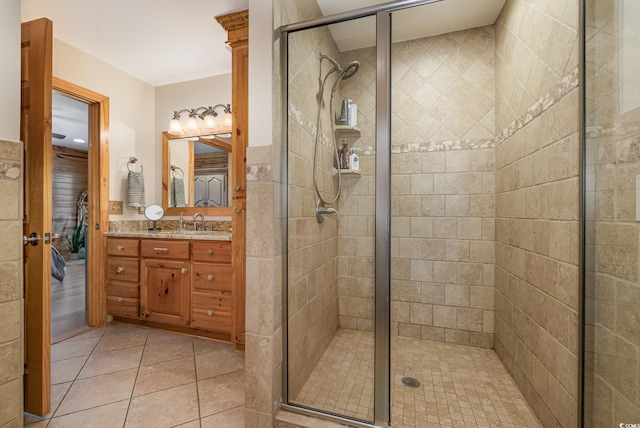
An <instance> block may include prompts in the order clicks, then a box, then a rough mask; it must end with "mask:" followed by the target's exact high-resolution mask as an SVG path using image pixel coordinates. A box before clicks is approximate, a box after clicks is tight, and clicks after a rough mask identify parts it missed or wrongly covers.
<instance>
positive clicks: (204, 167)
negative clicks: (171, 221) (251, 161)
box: [162, 132, 232, 215]
mask: <svg viewBox="0 0 640 428" xmlns="http://www.w3.org/2000/svg"><path fill="white" fill-rule="evenodd" d="M229 137H230V136H229ZM162 139H163V176H162V205H163V206H164V207H165V211H166V212H167V214H169V215H180V214H181V213H184V214H190V213H191V211H192V210H193V209H196V208H197V209H198V210H199V211H204V213H203V214H205V215H229V214H230V209H229V207H230V206H231V194H232V193H231V184H232V183H231V180H230V177H231V175H230V174H231V144H230V142H229V140H230V138H229V139H227V138H224V136H218V135H204V136H201V135H192V136H177V135H171V134H169V133H168V132H164V133H163V138H162ZM194 212H195V211H194Z"/></svg>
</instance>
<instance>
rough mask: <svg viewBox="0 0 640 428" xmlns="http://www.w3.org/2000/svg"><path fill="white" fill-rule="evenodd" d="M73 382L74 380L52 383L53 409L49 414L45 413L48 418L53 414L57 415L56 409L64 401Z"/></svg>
mask: <svg viewBox="0 0 640 428" xmlns="http://www.w3.org/2000/svg"><path fill="white" fill-rule="evenodd" d="M72 384H73V382H65V383H59V384H57V385H51V411H50V412H49V414H47V415H45V418H46V419H51V418H52V417H53V415H55V413H56V410H58V407H59V406H60V403H62V400H63V399H64V397H65V395H67V392H69V389H70V388H71V385H72Z"/></svg>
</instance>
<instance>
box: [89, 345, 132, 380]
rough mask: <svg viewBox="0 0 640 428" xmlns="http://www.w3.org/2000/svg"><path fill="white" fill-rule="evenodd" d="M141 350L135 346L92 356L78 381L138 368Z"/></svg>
mask: <svg viewBox="0 0 640 428" xmlns="http://www.w3.org/2000/svg"><path fill="white" fill-rule="evenodd" d="M143 348H144V347H143V346H136V347H133V348H124V349H117V350H115V351H108V352H101V353H98V354H93V355H91V356H90V357H89V359H88V360H87V363H86V364H85V365H84V367H83V368H82V371H81V372H80V374H79V375H78V379H86V378H88V377H92V376H99V375H103V374H107V373H113V372H118V371H122V370H127V369H132V368H135V367H138V366H139V365H140V357H141V356H142V351H143Z"/></svg>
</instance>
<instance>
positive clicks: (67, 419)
mask: <svg viewBox="0 0 640 428" xmlns="http://www.w3.org/2000/svg"><path fill="white" fill-rule="evenodd" d="M128 408H129V400H123V401H118V402H116V403H111V404H106V405H104V406H100V407H93V408H91V409H87V410H82V411H79V412H75V413H71V414H68V415H64V416H58V417H55V418H53V419H51V422H50V423H49V425H48V428H74V427H78V428H80V427H91V428H114V427H121V426H123V424H124V420H125V418H126V416H127V409H128Z"/></svg>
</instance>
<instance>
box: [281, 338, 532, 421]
mask: <svg viewBox="0 0 640 428" xmlns="http://www.w3.org/2000/svg"><path fill="white" fill-rule="evenodd" d="M391 370H392V386H391V426H392V427H394V428H403V427H483V428H484V427H487V428H489V427H490V428H494V427H510V428H511V427H516V426H517V427H531V428H534V427H535V428H538V427H540V424H539V423H538V421H537V419H536V418H535V416H534V415H533V413H532V412H531V410H530V409H529V407H528V406H527V404H526V402H525V401H524V398H523V397H522V394H521V393H520V391H519V390H518V388H517V387H516V385H515V384H514V382H513V380H512V379H511V377H510V376H509V373H508V372H507V370H506V368H505V367H504V365H503V364H502V362H501V361H500V359H499V358H498V356H497V355H496V353H495V352H494V351H493V350H488V349H481V348H474V347H469V346H464V345H455V344H450V343H441V342H433V341H429V340H420V339H412V338H405V337H398V336H393V337H392V340H391ZM405 376H410V377H413V378H415V379H417V380H419V381H420V383H421V385H420V387H418V388H409V387H407V386H405V385H403V383H402V378H403V377H405ZM293 401H294V402H296V403H299V404H303V405H307V406H310V407H315V408H320V409H324V410H327V411H330V412H335V413H340V414H347V415H350V416H352V417H355V418H359V419H364V420H372V419H373V334H372V333H369V332H362V331H354V330H338V332H337V333H336V336H335V337H334V338H333V340H332V342H331V344H330V345H329V347H328V348H327V350H326V351H325V352H324V354H323V356H322V357H321V359H320V361H319V362H318V365H317V366H316V368H315V370H314V371H313V372H312V374H311V376H310V377H309V380H308V381H307V382H306V384H305V386H304V387H303V389H302V391H301V392H300V394H299V395H298V397H296V399H295V400H293Z"/></svg>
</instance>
